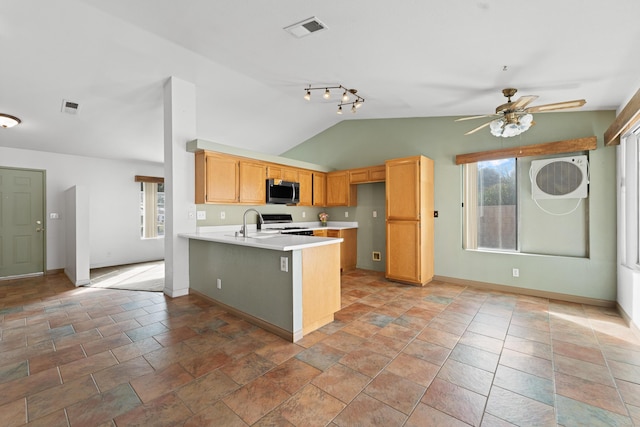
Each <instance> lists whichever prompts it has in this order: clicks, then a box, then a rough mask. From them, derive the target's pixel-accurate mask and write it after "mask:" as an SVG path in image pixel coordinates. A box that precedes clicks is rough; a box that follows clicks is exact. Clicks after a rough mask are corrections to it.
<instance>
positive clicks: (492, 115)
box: [454, 114, 498, 122]
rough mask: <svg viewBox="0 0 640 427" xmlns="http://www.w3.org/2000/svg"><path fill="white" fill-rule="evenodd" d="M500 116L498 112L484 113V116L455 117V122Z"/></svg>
mask: <svg viewBox="0 0 640 427" xmlns="http://www.w3.org/2000/svg"><path fill="white" fill-rule="evenodd" d="M494 116H498V114H484V115H482V116H471V117H462V118H460V119H455V120H454V121H455V122H463V121H465V120H475V119H483V118H485V117H494Z"/></svg>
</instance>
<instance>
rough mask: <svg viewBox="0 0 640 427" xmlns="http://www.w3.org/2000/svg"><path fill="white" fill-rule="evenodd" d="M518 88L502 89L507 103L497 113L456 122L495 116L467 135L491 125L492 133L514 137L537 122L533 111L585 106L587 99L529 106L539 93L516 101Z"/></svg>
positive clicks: (498, 108)
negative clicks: (514, 98)
mask: <svg viewBox="0 0 640 427" xmlns="http://www.w3.org/2000/svg"><path fill="white" fill-rule="evenodd" d="M517 91H518V90H517V89H515V88H506V89H503V90H502V94H503V95H504V96H505V97H506V98H507V103H505V104H502V105H499V106H498V107H496V112H495V114H485V115H481V116H471V117H462V118H459V119H456V120H455V121H456V122H459V121H465V120H473V119H482V118H485V117H492V116H493V117H495V116H500V117H498V118H495V119H493V120H492V121H490V122H486V123H484V124H482V125H480V126H478V127H476V128H475V129H472V130H470V131H468V132H467V133H465V135H471V134H473V133H476V132H478V131H479V130H481V129H484V128H486V127H487V126H488V127H489V130H490V131H491V135H493V136H501V137H505V138H508V137H512V136H516V135H520V134H521V133H523V132H526V131H527V130H529V128H530V127H531V126H533V125H534V124H535V123H534V121H533V115H532V113H539V112H546V111H558V110H564V109H567V108H577V107H581V106H583V105H584V104H585V103H586V102H587V101H585V100H584V99H576V100H574V101H563V102H556V103H553V104H546V105H538V106H533V107H529V104H530V103H531V102H533V101H535V100H536V99H537V98H538V96H537V95H525V96H521V97H520V98H518V99H517V100H515V101H511V98H512V97H513V96H514V95H515V94H516V92H517Z"/></svg>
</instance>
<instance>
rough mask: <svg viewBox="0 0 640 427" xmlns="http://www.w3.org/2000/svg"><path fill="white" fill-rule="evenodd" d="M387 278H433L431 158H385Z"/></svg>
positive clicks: (420, 281) (418, 280) (422, 282)
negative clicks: (386, 159)
mask: <svg viewBox="0 0 640 427" xmlns="http://www.w3.org/2000/svg"><path fill="white" fill-rule="evenodd" d="M385 166H386V200H387V205H386V210H387V212H386V222H387V265H386V277H387V278H388V279H391V280H397V281H400V282H406V283H412V284H416V285H421V286H422V285H425V284H426V283H428V282H430V281H431V280H432V279H433V226H434V220H433V160H431V159H429V158H428V157H424V156H414V157H406V158H402V159H393V160H388V161H387V162H386V163H385Z"/></svg>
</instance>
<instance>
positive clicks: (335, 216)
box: [282, 111, 616, 301]
mask: <svg viewBox="0 0 640 427" xmlns="http://www.w3.org/2000/svg"><path fill="white" fill-rule="evenodd" d="M614 118H615V112H614V111H595V112H592V111H588V112H565V113H547V114H537V115H536V116H535V122H536V125H535V126H534V127H532V128H531V129H530V130H529V131H527V132H525V133H524V134H522V135H520V136H517V137H513V138H496V137H494V136H491V134H490V133H489V131H488V130H487V131H480V132H478V133H476V134H473V135H471V136H464V133H465V132H466V131H468V130H470V129H472V128H474V127H475V126H477V125H479V124H481V123H482V121H479V122H478V123H475V122H458V123H456V122H454V119H455V117H428V118H403V119H376V120H346V121H343V122H340V123H339V124H337V125H335V126H333V127H331V128H329V129H327V130H325V131H324V132H322V133H320V134H318V135H316V136H315V137H313V138H311V139H309V140H307V141H305V142H303V143H302V144H300V145H298V146H296V147H294V148H293V149H291V150H289V151H287V152H285V153H283V154H282V156H283V157H289V158H292V159H298V160H304V161H313V162H314V163H317V164H323V165H327V166H330V167H333V168H335V169H348V168H354V167H361V166H369V165H376V164H382V163H384V161H385V160H387V159H392V158H399V157H406V156H413V155H417V154H423V155H425V156H427V157H430V158H432V159H433V160H434V161H435V209H436V210H438V211H439V217H438V218H437V219H436V221H435V254H434V260H435V274H436V275H438V276H445V277H453V278H459V279H465V280H474V281H480V282H486V283H494V284H501V285H508V286H515V287H522V288H528V289H534V290H542V291H548V292H556V293H563V294H570V295H576V296H583V297H588V298H596V299H603V300H609V301H615V299H616V264H615V263H616V191H615V148H611V147H604V146H603V142H602V136H603V134H604V131H605V130H606V128H607V127H608V126H609V124H610V123H611V122H612V121H613V119H614ZM481 120H482V119H481ZM594 135H595V136H597V137H598V149H597V150H594V151H591V152H590V153H589V161H590V176H591V179H590V188H589V198H588V199H586V200H585V201H584V202H585V203H586V204H588V205H587V208H586V212H587V213H588V224H587V225H586V226H587V227H588V230H587V232H586V233H585V235H586V236H588V239H586V240H587V242H586V243H587V244H588V250H587V253H588V257H570V256H549V255H540V254H524V253H518V254H516V253H495V252H493V253H490V252H481V251H465V250H463V249H462V212H461V203H462V167H461V166H457V165H456V164H455V156H456V155H457V154H463V153H472V152H477V151H486V150H493V149H498V148H506V147H513V146H518V145H529V144H539V143H545V142H551V141H561V140H566V139H573V138H580V137H588V136H594ZM367 185H369V184H367ZM360 187H362V186H360ZM362 190H364V192H363V191H362ZM358 193H359V194H358V198H359V202H361V203H362V205H361V204H360V203H359V205H358V207H357V208H349V209H339V208H333V209H331V210H330V211H329V212H330V214H331V215H332V217H331V219H332V220H337V221H339V220H343V219H342V218H343V215H344V214H343V213H344V211H345V210H348V211H349V212H350V216H349V220H351V218H352V217H353V216H355V217H356V218H357V219H356V220H358V221H359V222H360V218H362V221H365V220H367V219H368V218H365V217H367V216H368V215H370V210H371V208H369V209H366V208H363V206H364V204H365V203H366V204H368V203H372V204H376V205H379V204H380V203H384V200H383V201H382V202H380V201H375V200H371V201H370V200H368V198H369V197H371V198H373V199H375V198H376V197H380V196H379V195H378V196H374V195H373V194H371V195H369V190H368V189H366V190H365V188H364V187H362V188H359V189H358ZM362 193H367V195H366V196H365V195H364V194H363V195H362V196H361V194H362ZM378 193H380V191H378ZM382 194H383V193H382ZM523 197H526V196H523ZM527 205H529V206H530V205H531V204H530V203H529V204H527ZM292 209H294V210H297V209H302V208H292ZM530 209H537V207H532V208H530ZM356 210H357V213H356ZM334 212H335V213H334ZM378 214H379V219H380V217H381V216H380V212H378ZM527 215H528V219H529V221H530V222H529V226H531V227H533V229H537V230H539V231H540V233H544V231H545V230H546V229H548V228H549V227H548V226H547V225H548V223H549V221H553V220H552V219H549V218H548V217H547V216H546V214H544V213H542V212H535V211H533V210H531V211H529V212H528V213H527ZM536 221H537V222H538V223H537V224H536V223H535V222H536ZM373 227H374V230H373V231H368V232H366V233H365V232H364V231H363V233H362V234H363V236H364V235H365V234H366V236H367V238H366V239H364V238H361V237H360V235H359V237H358V243H359V246H358V265H359V266H360V267H364V268H369V267H365V265H366V264H365V258H369V259H370V258H371V252H372V251H373V250H377V249H376V248H377V245H378V244H379V236H380V235H381V233H384V231H381V230H383V229H384V225H383V221H381V220H380V221H378V222H376V225H375V226H373ZM558 229H560V230H558ZM370 233H371V234H372V236H376V237H375V238H374V237H370V238H369V234H370ZM359 234H360V230H359ZM549 234H550V235H548V236H546V237H545V238H544V239H542V238H540V237H538V239H539V240H540V239H542V240H545V239H546V241H548V242H549V245H554V244H557V245H558V247H561V246H562V247H563V246H569V247H571V245H565V243H566V242H570V241H573V240H575V234H574V233H573V232H572V230H570V229H566V230H565V229H563V228H562V227H554V229H553V233H549ZM536 245H538V246H539V245H540V242H539V241H537V242H536ZM536 250H537V251H544V248H541V249H540V248H538V249H536ZM381 267H382V269H384V266H383V263H381ZM513 268H519V269H520V277H518V278H514V277H512V275H511V272H512V269H513Z"/></svg>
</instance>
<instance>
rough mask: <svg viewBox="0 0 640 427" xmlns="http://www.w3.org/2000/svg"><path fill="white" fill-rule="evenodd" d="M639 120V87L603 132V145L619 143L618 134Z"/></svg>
mask: <svg viewBox="0 0 640 427" xmlns="http://www.w3.org/2000/svg"><path fill="white" fill-rule="evenodd" d="M638 122H640V89H638V91H637V92H636V94H635V95H633V97H632V98H631V99H630V100H629V102H628V103H627V105H625V106H624V108H623V109H622V111H620V114H618V115H617V116H616V119H615V120H614V121H613V123H611V126H609V128H608V129H607V130H606V132H605V133H604V145H606V146H609V145H620V136H621V135H624V133H625V132H627V131H628V130H630V129H631V128H632V127H633V126H634V125H636V124H637V123H638Z"/></svg>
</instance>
